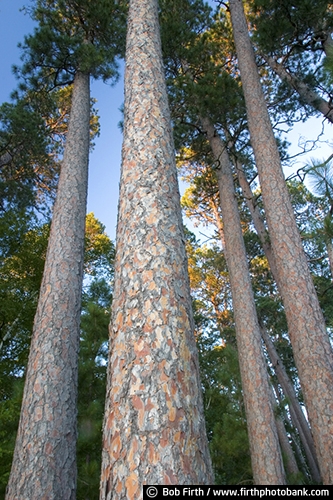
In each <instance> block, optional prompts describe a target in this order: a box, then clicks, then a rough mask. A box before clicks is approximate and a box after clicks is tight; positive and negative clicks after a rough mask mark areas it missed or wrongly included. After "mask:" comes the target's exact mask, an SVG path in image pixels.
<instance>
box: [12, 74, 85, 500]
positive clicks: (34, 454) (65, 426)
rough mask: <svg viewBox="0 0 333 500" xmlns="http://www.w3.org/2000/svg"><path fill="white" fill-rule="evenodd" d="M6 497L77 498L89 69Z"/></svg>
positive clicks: (77, 99) (68, 152)
mask: <svg viewBox="0 0 333 500" xmlns="http://www.w3.org/2000/svg"><path fill="white" fill-rule="evenodd" d="M72 99H73V100H72V107H71V113H70V122H69V128H68V137H67V142H66V148H65V153H64V159H63V163H62V168H61V174H60V179H59V186H58V192H57V199H56V202H55V206H54V212H53V219H52V225H51V233H50V238H49V243H48V250H47V256H46V262H45V268H44V275H43V281H42V285H41V291H40V296H39V301H38V308H37V313H36V316H35V322H34V330H33V336H32V342H31V348H30V356H29V362H28V368H27V374H26V383H25V388H24V396H23V402H22V409H21V418H20V424H19V429H18V434H17V439H16V446H15V453H14V459H13V465H12V470H11V475H10V479H9V484H8V488H7V495H6V499H7V500H17V499H24V498H29V499H33V500H37V499H45V500H46V499H47V500H59V499H61V500H68V499H71V500H74V499H75V498H76V435H77V431H76V403H77V363H78V347H79V331H80V330H79V326H80V310H81V287H82V274H83V251H84V226H85V215H86V199H87V180H88V156H89V120H90V91H89V75H87V74H83V73H80V72H78V73H77V74H76V77H75V81H74V88H73V98H72Z"/></svg>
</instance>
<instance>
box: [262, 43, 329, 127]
mask: <svg viewBox="0 0 333 500" xmlns="http://www.w3.org/2000/svg"><path fill="white" fill-rule="evenodd" d="M260 55H261V57H262V58H263V59H264V60H265V61H266V63H267V64H268V66H269V67H270V68H271V69H272V70H273V71H274V73H276V74H277V75H278V76H279V77H280V78H281V80H282V81H284V82H286V83H287V84H288V85H289V86H290V87H292V88H293V89H294V90H296V92H297V93H298V95H299V96H300V98H301V100H302V102H303V103H304V104H308V105H309V106H311V107H313V108H314V109H316V110H317V111H319V112H320V113H322V114H323V115H324V117H325V118H327V119H328V120H329V121H330V122H331V123H333V108H332V105H331V104H330V103H329V102H328V101H326V100H325V99H323V97H321V96H320V95H319V94H317V92H315V91H314V90H312V89H311V88H310V87H309V86H308V85H307V84H306V83H305V82H303V81H302V80H300V79H299V78H297V77H296V76H295V75H293V74H291V73H289V71H287V70H286V69H285V67H284V66H283V64H282V63H279V62H278V61H277V60H276V59H274V58H273V57H271V56H267V55H265V54H262V53H260Z"/></svg>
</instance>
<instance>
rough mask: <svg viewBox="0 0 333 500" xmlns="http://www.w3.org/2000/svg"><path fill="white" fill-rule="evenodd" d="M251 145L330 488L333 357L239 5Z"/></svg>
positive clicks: (236, 22)
mask: <svg viewBox="0 0 333 500" xmlns="http://www.w3.org/2000/svg"><path fill="white" fill-rule="evenodd" d="M229 7H230V11H231V19H232V25H233V31H234V40H235V45H236V50H237V56H238V63H239V68H240V72H241V78H242V84H243V90H244V96H245V101H246V107H247V116H248V122H249V130H250V136H251V142H252V146H253V150H254V154H255V159H256V165H257V168H258V173H259V180H260V185H261V190H262V196H263V203H264V207H265V212H266V216H267V224H268V229H269V234H270V238H271V242H272V248H273V252H274V256H275V262H276V267H277V270H278V274H279V284H280V289H281V295H282V299H283V303H284V307H285V312H286V317H287V321H288V330H289V334H290V340H291V344H292V347H293V352H294V358H295V363H296V366H297V368H298V373H299V378H300V382H301V385H302V389H303V394H304V399H305V403H306V407H307V411H308V414H309V419H310V423H311V428H312V432H313V437H314V441H315V445H316V450H317V456H318V462H319V467H320V470H321V474H322V477H323V481H324V483H325V484H332V482H333V399H332V387H333V354H332V348H331V345H330V342H329V339H328V335H327V332H326V328H325V323H324V318H323V314H322V312H321V309H320V306H319V303H318V299H317V295H316V291H315V288H314V286H313V282H312V279H311V275H310V272H309V268H308V265H307V261H306V257H305V254H304V251H303V248H302V242H301V239H300V235H299V232H298V229H297V225H296V222H295V218H294V214H293V209H292V205H291V202H290V199H289V193H288V190H287V187H286V184H285V180H284V176H283V171H282V167H281V162H280V157H279V152H278V149H277V144H276V141H275V138H274V134H273V130H272V126H271V123H270V119H269V115H268V112H267V106H266V103H265V99H264V95H263V91H262V88H261V85H260V80H259V75H258V70H257V67H256V64H255V59H254V53H253V49H252V46H251V42H250V38H249V34H248V30H247V25H246V19H245V15H244V10H243V6H242V2H241V0H230V1H229Z"/></svg>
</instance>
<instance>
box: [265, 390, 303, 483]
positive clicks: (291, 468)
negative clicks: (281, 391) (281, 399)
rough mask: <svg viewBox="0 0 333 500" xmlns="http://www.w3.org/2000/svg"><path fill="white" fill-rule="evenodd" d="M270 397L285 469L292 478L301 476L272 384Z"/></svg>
mask: <svg viewBox="0 0 333 500" xmlns="http://www.w3.org/2000/svg"><path fill="white" fill-rule="evenodd" d="M270 389H271V391H270V396H271V402H272V407H273V410H274V414H275V415H276V416H275V423H276V429H277V433H278V436H279V442H280V446H281V451H282V456H283V463H284V464H285V469H286V472H287V474H289V475H291V476H294V477H295V476H298V475H299V474H300V471H299V468H298V465H297V462H296V458H295V455H294V452H293V449H292V447H291V444H290V442H289V439H288V435H287V432H286V428H285V426H284V421H283V418H282V417H281V415H277V402H276V399H275V395H274V390H273V387H272V385H271V384H270Z"/></svg>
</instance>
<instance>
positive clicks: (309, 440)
mask: <svg viewBox="0 0 333 500" xmlns="http://www.w3.org/2000/svg"><path fill="white" fill-rule="evenodd" d="M261 335H262V338H263V339H264V342H265V345H266V348H267V353H268V356H269V359H270V361H271V363H272V366H273V368H274V370H275V373H276V377H277V380H278V382H279V384H280V386H281V388H282V390H283V393H284V395H285V397H286V398H287V399H288V404H289V407H290V413H291V414H292V415H295V416H294V418H293V422H294V425H295V427H297V429H298V432H299V434H300V436H301V440H302V444H303V447H304V451H305V455H306V457H307V460H308V463H309V467H310V470H311V474H312V477H313V479H314V481H316V482H317V483H320V482H321V477H320V473H319V469H318V464H317V457H316V451H315V446H314V442H313V437H312V434H311V430H310V427H309V425H308V422H307V420H306V418H305V416H304V413H303V410H302V408H301V405H300V403H299V401H298V399H297V396H296V393H295V389H294V386H293V384H292V382H291V380H290V378H289V377H288V374H287V372H286V370H285V368H284V366H283V362H282V360H281V358H280V356H279V355H278V353H277V351H276V349H275V346H274V343H273V341H272V339H271V338H270V336H269V334H268V332H267V331H266V329H265V327H263V326H262V327H261Z"/></svg>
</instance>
